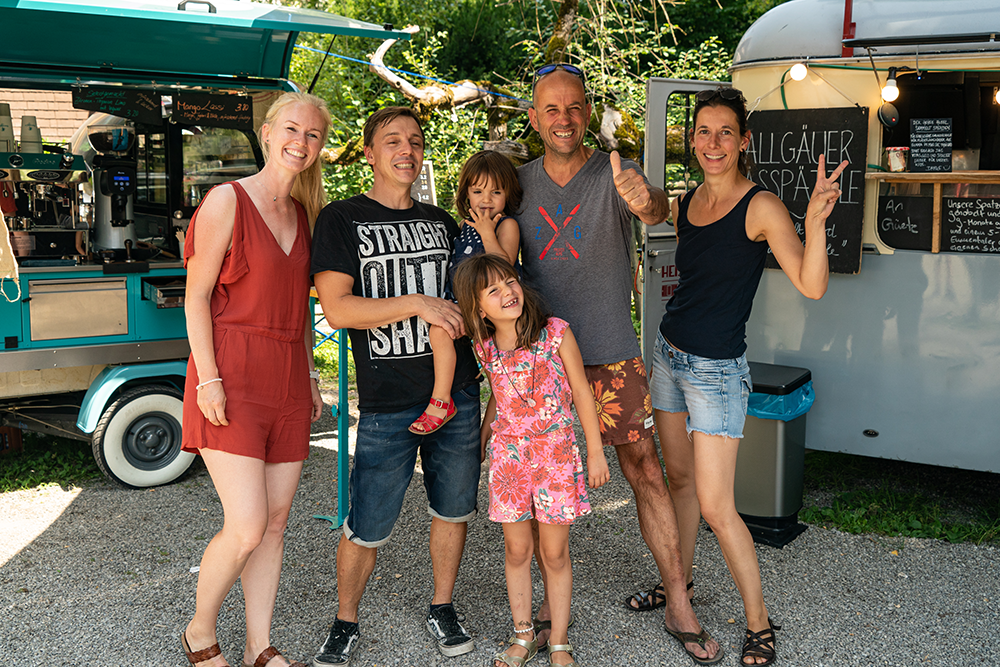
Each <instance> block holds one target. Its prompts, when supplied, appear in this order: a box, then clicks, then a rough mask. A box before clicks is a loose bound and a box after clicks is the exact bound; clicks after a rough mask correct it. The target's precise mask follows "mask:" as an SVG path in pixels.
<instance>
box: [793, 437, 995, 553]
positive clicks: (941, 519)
mask: <svg viewBox="0 0 1000 667" xmlns="http://www.w3.org/2000/svg"><path fill="white" fill-rule="evenodd" d="M805 487H806V497H807V499H808V498H818V499H822V500H820V501H818V502H814V503H812V504H810V502H808V501H807V506H806V507H805V508H804V509H803V510H802V512H801V513H800V514H799V516H800V518H801V519H802V520H803V521H806V522H808V523H812V524H817V525H821V526H824V527H833V528H837V529H838V530H842V531H844V532H848V533H876V534H879V535H891V536H903V537H923V538H931V539H939V540H947V541H948V542H975V543H977V544H981V543H997V542H1000V494H998V491H1000V475H995V474H992V473H980V472H973V471H968V470H957V469H952V468H941V467H937V466H927V465H920V464H916V463H906V462H902V461H888V460H881V459H869V458H866V457H862V456H850V455H847V454H834V453H828V452H812V453H810V454H809V455H808V456H807V457H806V468H805Z"/></svg>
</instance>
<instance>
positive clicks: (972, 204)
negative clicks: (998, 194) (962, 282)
mask: <svg viewBox="0 0 1000 667" xmlns="http://www.w3.org/2000/svg"><path fill="white" fill-rule="evenodd" d="M941 218H942V221H941V224H942V227H943V228H944V229H943V230H942V235H941V250H943V251H945V252H981V253H1000V199H995V198H985V197H984V198H979V197H942V198H941Z"/></svg>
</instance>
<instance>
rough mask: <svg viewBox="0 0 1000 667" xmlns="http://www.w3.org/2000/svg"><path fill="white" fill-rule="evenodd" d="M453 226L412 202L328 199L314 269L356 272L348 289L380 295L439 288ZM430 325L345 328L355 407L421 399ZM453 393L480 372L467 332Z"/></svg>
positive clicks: (427, 384)
mask: <svg viewBox="0 0 1000 667" xmlns="http://www.w3.org/2000/svg"><path fill="white" fill-rule="evenodd" d="M458 233H459V230H458V225H457V224H456V223H455V221H454V220H453V219H452V217H451V216H450V215H448V213H446V212H445V211H443V210H441V209H440V208H437V207H436V206H428V205H426V204H422V203H419V202H416V201H414V202H413V206H412V207H410V208H408V209H405V210H402V211H399V210H396V209H391V208H387V207H385V206H382V204H380V203H378V202H377V201H375V200H373V199H370V198H368V197H367V196H365V195H357V196H355V197H351V198H350V199H346V200H343V201H337V202H332V203H331V204H329V205H328V206H327V207H326V208H324V209H323V210H322V211H321V212H320V214H319V217H318V218H317V219H316V229H315V232H314V234H313V245H312V250H313V252H312V268H311V270H310V273H311V274H312V275H315V274H317V273H321V272H323V271H336V272H338V273H345V274H347V275H349V276H351V277H352V278H354V288H353V294H354V295H355V296H360V297H364V298H366V299H385V298H389V297H396V296H404V295H406V294H426V295H427V296H434V297H440V296H441V295H442V294H444V285H445V278H446V276H447V272H448V260H449V259H450V257H451V249H452V242H453V240H454V239H455V237H456V236H458ZM428 331H429V325H428V324H427V322H425V321H424V320H423V319H421V318H419V317H416V316H414V317H411V318H409V319H407V320H403V321H400V322H392V323H391V324H387V325H385V326H381V327H376V328H373V329H348V332H349V334H350V337H351V351H352V353H353V354H354V365H355V367H356V368H357V377H358V405H359V408H360V409H361V410H362V411H365V412H398V411H400V410H405V409H406V408H410V407H413V406H414V405H420V404H426V403H427V401H428V399H429V398H430V397H431V390H432V389H433V385H434V359H433V356H432V352H431V344H430V338H429V335H428ZM455 347H456V349H457V352H458V363H457V364H456V368H455V381H454V383H453V385H452V391H453V392H454V391H457V390H459V389H462V388H464V387H466V386H468V385H470V384H473V383H474V382H475V381H476V380H475V378H476V375H477V374H478V369H477V367H476V362H475V358H474V357H473V355H472V348H471V346H470V345H469V341H468V339H467V338H464V339H462V340H460V341H456V345H455Z"/></svg>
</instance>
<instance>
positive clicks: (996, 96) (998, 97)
mask: <svg viewBox="0 0 1000 667" xmlns="http://www.w3.org/2000/svg"><path fill="white" fill-rule="evenodd" d="M993 99H995V100H996V101H997V104H1000V88H997V89H996V91H995V93H994V95H993Z"/></svg>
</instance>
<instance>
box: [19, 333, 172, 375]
mask: <svg viewBox="0 0 1000 667" xmlns="http://www.w3.org/2000/svg"><path fill="white" fill-rule="evenodd" d="M190 353H191V347H190V346H189V345H188V341H187V339H186V338H177V339H173V340H157V341H149V342H145V343H114V344H109V345H81V346H80V347H61V348H58V349H45V350H6V351H3V352H2V353H0V366H2V368H3V370H4V371H5V372H10V371H37V370H42V369H43V368H71V367H73V366H92V365H98V364H130V363H138V362H146V361H164V360H168V359H184V358H186V357H187V356H188V355H189V354H190Z"/></svg>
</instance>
